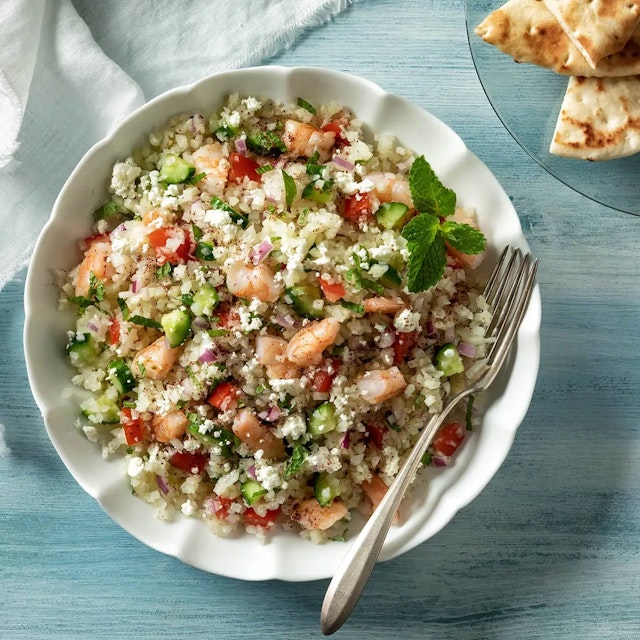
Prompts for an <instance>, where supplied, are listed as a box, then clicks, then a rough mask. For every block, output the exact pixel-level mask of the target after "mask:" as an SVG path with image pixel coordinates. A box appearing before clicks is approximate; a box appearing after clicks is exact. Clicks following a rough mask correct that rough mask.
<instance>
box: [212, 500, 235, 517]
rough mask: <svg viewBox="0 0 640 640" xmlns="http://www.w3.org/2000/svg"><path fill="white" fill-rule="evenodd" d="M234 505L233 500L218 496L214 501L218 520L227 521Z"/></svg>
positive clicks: (214, 509)
mask: <svg viewBox="0 0 640 640" xmlns="http://www.w3.org/2000/svg"><path fill="white" fill-rule="evenodd" d="M232 504H233V500H231V498H222V497H220V496H216V497H215V499H214V507H213V511H214V513H215V514H216V518H218V520H226V519H227V516H228V515H229V509H230V508H231V505H232Z"/></svg>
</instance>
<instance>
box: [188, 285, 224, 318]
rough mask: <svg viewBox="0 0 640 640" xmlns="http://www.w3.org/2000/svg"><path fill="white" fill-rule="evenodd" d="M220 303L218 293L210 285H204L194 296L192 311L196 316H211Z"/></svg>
mask: <svg viewBox="0 0 640 640" xmlns="http://www.w3.org/2000/svg"><path fill="white" fill-rule="evenodd" d="M219 303H220V297H219V296H218V292H217V291H216V290H215V289H214V287H212V286H211V285H210V284H203V285H202V287H201V288H200V289H199V290H198V291H197V292H196V293H194V294H193V302H192V303H191V311H192V312H193V314H194V315H196V316H210V315H212V314H213V312H214V310H215V309H216V307H217V306H218V304H219Z"/></svg>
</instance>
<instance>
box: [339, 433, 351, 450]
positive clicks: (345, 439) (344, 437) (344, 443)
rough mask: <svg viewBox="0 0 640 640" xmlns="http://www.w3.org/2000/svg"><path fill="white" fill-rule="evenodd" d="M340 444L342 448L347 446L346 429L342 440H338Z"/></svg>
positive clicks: (347, 434)
mask: <svg viewBox="0 0 640 640" xmlns="http://www.w3.org/2000/svg"><path fill="white" fill-rule="evenodd" d="M340 446H341V447H342V448H343V449H348V448H349V432H348V431H347V432H346V433H345V434H344V436H342V440H340Z"/></svg>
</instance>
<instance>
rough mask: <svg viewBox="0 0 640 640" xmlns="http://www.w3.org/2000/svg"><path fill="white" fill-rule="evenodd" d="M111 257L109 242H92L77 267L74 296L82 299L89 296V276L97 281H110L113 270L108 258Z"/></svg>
mask: <svg viewBox="0 0 640 640" xmlns="http://www.w3.org/2000/svg"><path fill="white" fill-rule="evenodd" d="M110 256H111V243H110V242H94V243H93V244H92V245H91V246H90V247H89V248H88V249H87V250H86V251H85V254H84V258H83V259H82V262H81V263H80V267H78V277H77V280H76V295H77V296H82V297H83V298H84V297H86V296H88V295H89V289H90V288H91V274H92V273H93V275H94V276H95V277H96V278H97V279H98V280H110V279H111V278H112V277H113V274H114V270H113V265H112V264H111V262H110V260H109V257H110Z"/></svg>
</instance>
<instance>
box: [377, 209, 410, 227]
mask: <svg viewBox="0 0 640 640" xmlns="http://www.w3.org/2000/svg"><path fill="white" fill-rule="evenodd" d="M407 211H409V207H407V205H406V204H402V202H383V203H382V204H381V205H380V208H379V209H378V210H377V211H376V214H375V215H376V218H377V219H378V222H379V223H380V224H381V225H382V226H383V227H384V228H385V229H395V228H397V227H400V226H402V223H403V222H404V219H405V217H406V215H407Z"/></svg>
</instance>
